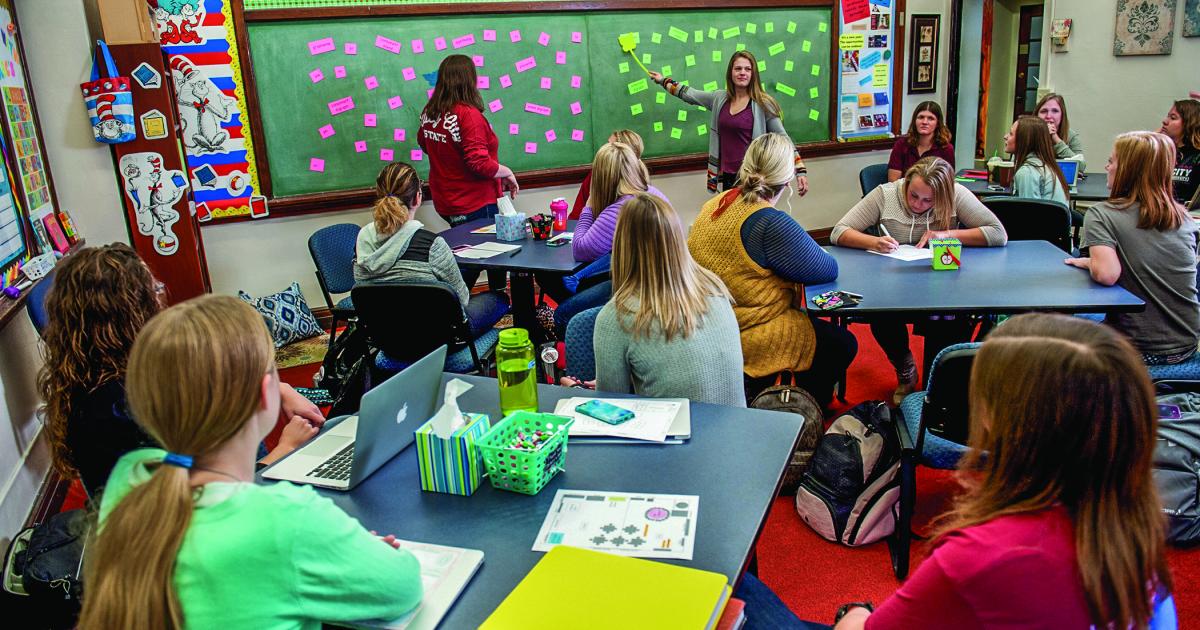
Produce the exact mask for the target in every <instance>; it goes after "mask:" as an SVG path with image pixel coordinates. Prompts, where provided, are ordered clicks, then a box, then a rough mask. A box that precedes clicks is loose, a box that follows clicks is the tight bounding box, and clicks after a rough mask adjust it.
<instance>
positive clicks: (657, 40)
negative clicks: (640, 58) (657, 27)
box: [650, 33, 662, 44]
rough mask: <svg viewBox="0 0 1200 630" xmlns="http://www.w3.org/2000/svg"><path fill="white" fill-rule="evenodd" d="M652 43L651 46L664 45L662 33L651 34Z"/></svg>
mask: <svg viewBox="0 0 1200 630" xmlns="http://www.w3.org/2000/svg"><path fill="white" fill-rule="evenodd" d="M650 43H651V44H661V43H662V33H651V34H650Z"/></svg>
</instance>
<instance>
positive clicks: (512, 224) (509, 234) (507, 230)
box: [496, 212, 525, 241]
mask: <svg viewBox="0 0 1200 630" xmlns="http://www.w3.org/2000/svg"><path fill="white" fill-rule="evenodd" d="M496 239H497V240H501V241H523V240H525V213H524V212H518V213H516V214H497V215H496Z"/></svg>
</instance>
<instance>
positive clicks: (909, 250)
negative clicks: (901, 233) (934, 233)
mask: <svg viewBox="0 0 1200 630" xmlns="http://www.w3.org/2000/svg"><path fill="white" fill-rule="evenodd" d="M867 251H869V252H871V253H872V254H879V255H880V256H887V257H888V258H895V259H896V260H933V250H932V249H929V248H928V247H913V246H912V245H901V246H900V247H898V248H896V251H894V252H890V253H887V254H885V253H883V252H877V251H875V250H873V249H868V250H867Z"/></svg>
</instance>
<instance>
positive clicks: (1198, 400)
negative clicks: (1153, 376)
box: [1153, 381, 1200, 545]
mask: <svg viewBox="0 0 1200 630" xmlns="http://www.w3.org/2000/svg"><path fill="white" fill-rule="evenodd" d="M1156 387H1157V388H1158V391H1159V395H1158V410H1159V418H1158V440H1157V443H1156V444H1155V446H1154V470H1153V473H1154V485H1155V486H1157V487H1158V498H1159V500H1160V501H1161V502H1162V506H1163V512H1164V513H1165V514H1166V515H1167V540H1169V541H1171V542H1173V543H1176V544H1181V545H1187V544H1194V543H1196V542H1200V382H1194V381H1164V382H1160V383H1157V384H1156Z"/></svg>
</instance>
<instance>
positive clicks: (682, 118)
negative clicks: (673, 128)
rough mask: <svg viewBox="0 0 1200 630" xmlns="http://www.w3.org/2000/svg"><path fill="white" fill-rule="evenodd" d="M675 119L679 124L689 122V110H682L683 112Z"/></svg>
mask: <svg viewBox="0 0 1200 630" xmlns="http://www.w3.org/2000/svg"><path fill="white" fill-rule="evenodd" d="M675 118H676V119H677V120H678V121H679V122H687V110H686V109H681V110H679V111H678V112H677V113H676V114H675Z"/></svg>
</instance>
